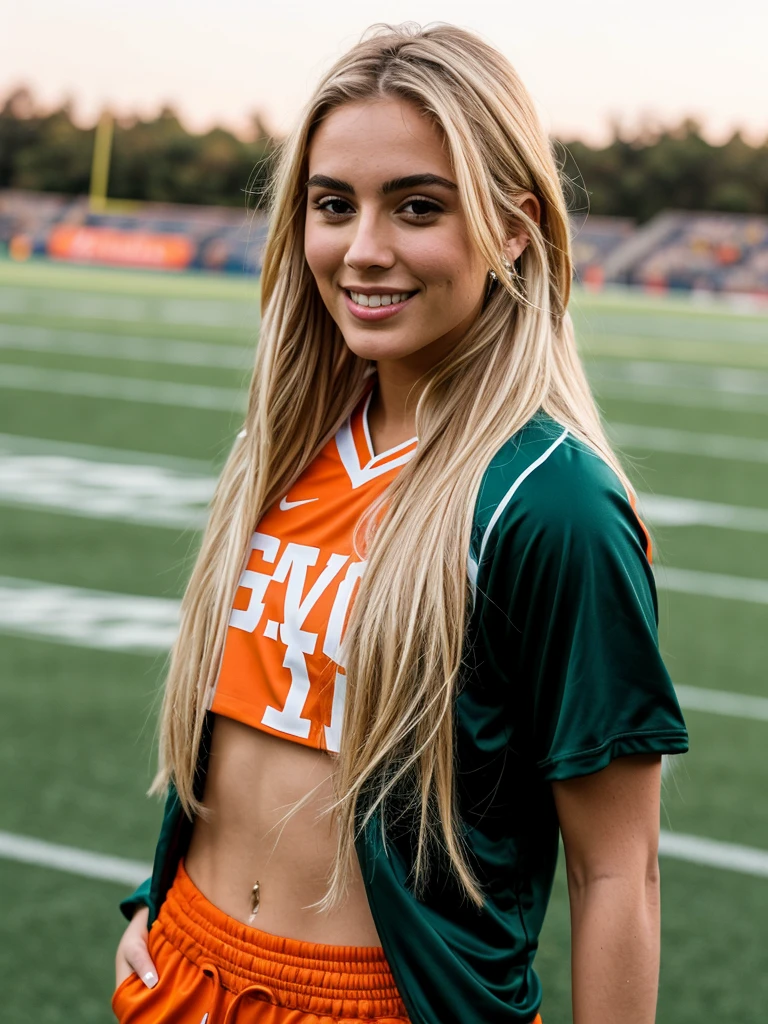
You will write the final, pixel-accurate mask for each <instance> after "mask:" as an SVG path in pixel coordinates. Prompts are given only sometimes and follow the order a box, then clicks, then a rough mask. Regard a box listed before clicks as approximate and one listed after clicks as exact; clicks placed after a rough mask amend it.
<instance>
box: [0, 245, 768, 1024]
mask: <svg viewBox="0 0 768 1024" xmlns="http://www.w3.org/2000/svg"><path fill="white" fill-rule="evenodd" d="M257 295H258V286H257V283H256V282H254V281H252V280H246V279H236V278H224V277H215V276H207V275H202V274H199V275H162V274H156V275H152V274H145V273H132V272H122V271H115V270H89V269H84V268H78V267H68V266H56V265H53V264H49V263H42V262H33V263H30V264H27V265H17V264H13V263H10V262H8V261H0V329H2V328H5V329H6V330H7V329H9V328H12V327H13V326H14V325H23V326H41V327H45V328H50V329H53V330H54V334H53V335H52V336H51V337H52V338H53V339H54V341H55V337H56V335H55V331H56V330H59V329H67V330H71V331H75V332H80V333H81V334H82V335H83V337H84V338H85V339H86V342H87V343H89V344H90V343H92V342H93V339H94V338H100V339H101V341H103V343H104V352H103V354H99V355H87V356H85V355H68V354H66V353H64V352H61V351H59V352H51V353H47V352H39V351H28V350H25V349H24V348H23V345H22V344H21V341H20V343H19V347H17V348H15V349H11V348H3V349H0V378H1V377H2V372H3V366H4V365H8V366H13V367H18V366H20V365H23V366H28V367H38V368H43V369H47V370H53V371H76V372H79V373H95V374H99V375H105V376H107V377H110V378H116V379H122V378H129V377H130V378H138V379H140V380H147V381H158V382H162V381H171V382H180V383H186V384H194V385H196V386H203V387H211V386H214V387H225V388H231V389H233V394H235V393H236V389H238V388H240V389H241V393H242V389H243V388H244V386H245V382H246V377H247V374H246V373H244V371H241V370H232V369H226V368H224V367H215V366H214V367H213V368H211V367H204V366H203V367H201V366H195V365H178V364H172V363H161V362H153V361H150V360H146V359H145V360H143V361H142V360H141V359H139V360H136V361H127V360H123V359H117V358H114V354H112V355H110V351H109V346H110V339H111V338H112V339H115V340H116V342H119V341H120V339H124V338H126V337H142V338H147V339H154V342H155V343H157V344H158V345H162V344H163V343H164V341H166V342H167V341H173V340H186V341H202V342H205V343H206V345H216V344H226V345H240V346H243V347H244V348H243V351H244V352H247V350H248V346H249V345H251V344H252V342H253V341H254V338H255V332H256V325H257V323H258V314H257V309H256V298H257ZM572 310H573V313H574V321H575V324H576V327H577V331H578V336H579V338H580V345H581V348H582V352H583V353H584V354H585V356H586V357H587V365H588V369H589V371H590V372H593V373H594V370H595V365H594V364H593V363H592V361H591V360H592V357H595V356H599V357H600V359H601V360H605V359H606V358H610V359H612V360H623V359H629V360H639V359H653V360H669V361H670V362H673V363H675V364H676V365H678V366H679V365H680V364H691V365H698V364H701V365H707V366H710V367H713V366H716V367H719V366H722V367H729V366H730V367H737V368H738V367H741V368H744V367H751V368H754V369H756V370H765V369H766V368H768V318H766V317H765V316H759V315H755V314H752V313H749V314H746V315H745V314H743V313H736V312H732V311H730V310H729V309H728V307H727V306H726V305H724V304H722V303H714V304H710V305H709V306H706V307H705V306H701V307H698V306H696V305H692V304H691V303H690V302H686V301H684V300H683V299H681V298H680V297H675V296H671V297H647V298H645V297H643V296H627V295H625V294H623V293H621V292H619V291H609V292H606V293H604V294H602V295H595V294H591V293H587V292H577V293H576V294H575V296H574V300H573V303H572ZM22 340H23V339H22ZM595 379H596V388H597V394H598V398H599V402H600V407H601V409H602V410H603V413H604V415H605V417H606V420H607V422H608V425H609V428H610V424H611V423H616V424H622V423H623V424H634V425H636V426H652V427H665V428H668V429H669V430H675V431H689V432H693V433H698V434H722V435H728V436H731V437H736V438H750V439H756V440H760V441H763V442H765V441H768V396H766V398H765V401H764V403H763V405H761V404H760V403H761V399H760V397H759V396H752V400H751V404H750V410H751V411H747V410H746V409H741V408H734V409H733V410H724V409H718V408H716V407H714V406H712V407H706V406H703V407H701V408H695V407H690V406H685V405H684V404H682V403H681V402H679V401H677V400H676V393H675V390H674V389H669V393H668V395H664V396H663V397H662V398H661V399H658V398H657V400H656V401H654V402H647V401H641V400H640V395H635V396H631V397H628V398H623V399H618V398H615V397H611V396H610V394H608V393H607V390H606V388H605V386H604V385H602V384H601V383H600V381H599V377H598V376H596V378H595ZM638 390H641V389H638ZM763 406H764V407H763ZM241 422H242V413H241V412H238V410H237V403H236V402H233V407H232V409H231V410H219V411H214V410H205V409H198V408H191V407H184V406H183V405H161V404H152V403H148V402H143V403H139V402H135V401H124V400H118V399H114V398H105V397H78V396H76V395H66V394H57V393H55V392H54V391H52V390H48V391H45V390H39V391H22V390H15V389H12V388H0V433H7V434H14V435H17V436H18V437H19V438H38V439H42V440H43V441H45V439H48V440H50V441H64V442H70V443H77V444H85V445H98V446H103V447H105V448H107V449H109V448H112V449H121V450H125V451H134V452H144V453H147V455H148V456H150V457H151V456H152V455H153V454H154V455H156V456H161V455H168V456H180V457H184V458H188V459H193V460H198V461H200V462H201V463H203V464H205V463H208V464H210V465H211V466H212V467H213V466H215V465H220V464H221V461H222V460H223V458H224V457H225V455H226V452H227V451H228V449H229V446H230V445H231V444H232V442H233V439H234V436H235V433H236V432H237V430H239V429H240V425H241ZM21 443H22V442H21V441H20V442H19V444H21ZM623 453H624V455H625V462H626V465H627V467H628V470H629V473H630V476H631V477H632V480H633V481H634V483H635V484H636V486H637V487H638V489H640V490H642V491H646V492H651V493H656V494H660V495H669V496H678V497H686V498H695V499H698V500H701V501H709V502H718V503H721V504H729V505H736V506H746V507H754V508H763V509H765V508H768V465H767V464H765V463H759V462H747V461H735V460H727V459H715V458H710V457H705V456H700V455H696V456H694V455H685V454H679V453H674V452H660V451H655V450H653V449H650V448H648V449H641V448H634V447H633V448H629V447H626V448H624V449H623ZM0 536H2V538H3V543H2V545H1V546H0V575H6V576H16V577H21V578H25V579H31V580H38V581H42V582H50V583H61V584H68V585H72V586H80V587H92V588H97V589H104V590H111V591H114V592H117V593H132V594H139V595H151V596H163V597H178V596H179V595H180V593H181V592H182V589H183V585H184V580H185V578H186V574H187V573H188V571H189V566H190V560H191V556H192V553H193V552H194V549H195V544H196V543H197V536H196V535H195V534H194V533H193V532H191V531H182V530H179V529H171V528H161V527H149V526H140V525H131V524H128V523H123V522H119V521H111V520H101V519H95V518H85V517H79V516H75V515H71V514H63V513H62V514H59V513H53V512H49V511H45V510H41V509H35V508H24V509H22V508H18V507H15V508H14V507H10V506H2V505H0ZM654 540H655V546H656V552H657V554H656V559H657V564H658V565H659V566H660V570H661V574H662V577H663V567H664V566H670V567H678V568H686V569H694V570H703V571H707V572H712V573H722V574H727V575H735V576H744V577H753V578H758V579H763V580H768V534H765V533H757V532H753V533H746V532H738V531H735V530H726V529H713V528H709V527H707V528H704V527H669V526H660V527H658V528H657V529H655V530H654ZM659 606H660V636H661V642H662V648H663V651H664V654H665V658H666V661H667V664H668V666H669V668H670V672H671V674H672V676H673V678H674V679H675V681H676V682H678V683H681V684H686V685H688V686H697V687H702V688H709V689H715V690H730V691H733V692H735V693H746V694H753V695H756V696H766V697H768V681H767V680H766V673H765V657H764V650H765V640H764V636H765V632H766V627H767V626H768V606H766V605H759V604H755V603H748V602H743V601H726V600H718V599H715V598H712V597H701V596H696V595H686V594H679V593H671V592H666V591H663V590H662V591H660V594H659ZM0 664H2V666H3V670H4V671H3V672H2V673H1V674H0V697H1V698H2V702H3V704H2V706H3V709H4V714H3V715H2V716H0V770H1V771H2V773H3V777H4V778H5V779H6V780H13V781H12V784H9V785H6V786H5V787H4V789H3V797H2V799H1V800H0V829H2V830H6V831H8V832H13V833H19V834H22V835H28V836H33V837H38V838H41V839H47V840H48V841H51V842H59V843H65V844H69V845H72V846H76V847H79V848H82V849H87V850H92V851H97V852H103V853H108V854H116V855H121V856H125V857H129V858H134V859H139V860H144V861H146V860H149V859H150V857H151V854H152V850H153V845H154V839H155V835H156V830H157V826H158V820H159V813H160V811H159V808H158V805H157V804H156V803H154V802H152V801H149V800H147V799H145V797H144V792H145V790H146V787H147V785H148V782H149V779H150V777H151V768H152V763H153V751H154V742H153V741H154V729H155V712H156V708H157V702H158V699H159V693H160V687H161V682H162V674H163V664H164V659H163V656H162V655H158V656H157V657H148V656H139V655H130V654H120V653H113V652H108V651H97V650H86V649H81V648H77V647H72V646H67V645H63V644H56V643H52V642H49V641H43V640H39V639H36V638H31V637H21V636H0ZM686 717H687V720H688V725H689V729H690V733H691V752H690V753H689V754H688V755H686V756H685V757H684V758H681V759H679V760H677V762H676V764H675V767H674V770H673V772H672V773H671V775H670V776H669V777H668V778H667V780H666V783H665V794H664V804H663V825H664V827H665V828H668V829H672V830H674V831H677V832H679V833H683V834H692V835H697V836H701V837H708V838H711V839H717V840H722V841H726V842H736V843H742V844H746V845H750V846H754V847H758V848H760V849H763V850H766V851H768V805H766V802H765V800H764V798H763V790H764V782H763V778H764V760H765V758H764V753H763V751H764V749H765V747H766V744H767V743H768V723H766V722H760V721H755V722H749V721H744V720H742V719H738V718H725V717H720V716H717V715H713V714H706V713H703V712H699V711H690V712H688V713H687V715H686ZM0 877H1V878H2V882H3V892H4V914H3V919H2V922H1V923H0V977H2V978H3V997H4V1003H3V1008H4V1019H8V1020H10V1021H13V1022H14V1024H17V1022H18V1024H32V1022H35V1024H58V1022H61V1024H71V1022H74V1021H77V1022H78V1024H91V1022H93V1024H96V1022H106V1021H108V1020H110V1019H111V1017H110V1011H109V994H110V989H111V976H112V970H113V957H114V947H115V944H116V942H117V939H118V937H119V934H120V932H121V929H122V921H121V919H120V918H119V916H118V913H117V909H116V904H117V901H118V899H119V898H120V896H121V895H123V892H124V889H122V888H121V887H120V886H118V885H114V884H111V883H105V882H99V881H94V880H88V879H84V878H79V877H76V876H75V875H68V874H64V873H60V872H57V871H54V870H50V869H44V868H40V867H31V866H23V865H20V864H16V863H13V862H11V861H7V860H0ZM662 877H663V891H664V904H663V935H664V947H663V968H662V981H661V992H660V1003H659V1016H658V1020H659V1022H660V1024H667V1022H669V1024H700V1022H702V1021H704V1020H718V1021H739V1022H741V1024H758V1022H761V1021H762V1020H764V1018H765V1009H764V1008H765V1005H766V1002H767V1001H768V980H767V979H768V972H766V971H765V963H764V957H765V947H764V929H765V925H764V922H765V920H766V917H767V916H768V879H758V878H752V877H749V876H747V875H743V874H738V873H735V872H729V871H725V870H722V869H715V868H703V867H698V866H694V865H693V864H688V863H683V862H676V861H672V860H667V859H665V860H664V861H663V863H662ZM568 956H569V939H568V903H567V891H566V886H565V881H564V877H563V873H562V867H561V870H560V872H559V874H558V878H557V881H556V885H555V890H554V894H553V899H552V904H551V908H550V912H549V916H548V920H547V923H546V926H545V930H544V934H543V936H542V942H541V949H540V952H539V957H538V966H539V969H540V972H541V975H542V978H543V982H544V988H545V1002H544V1007H543V1010H544V1016H545V1022H546V1024H567V1022H568V1021H569V1020H570V1009H569V998H570V995H569V984H570V978H569V966H568ZM6 979H7V980H6ZM195 1024H197V1022H195Z"/></svg>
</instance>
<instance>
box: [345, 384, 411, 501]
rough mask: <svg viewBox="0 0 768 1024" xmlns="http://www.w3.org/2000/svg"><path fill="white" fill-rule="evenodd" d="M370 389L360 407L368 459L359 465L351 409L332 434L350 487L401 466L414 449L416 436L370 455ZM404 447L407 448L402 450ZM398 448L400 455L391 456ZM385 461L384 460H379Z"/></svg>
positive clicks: (360, 484) (356, 486)
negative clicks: (361, 408)
mask: <svg viewBox="0 0 768 1024" xmlns="http://www.w3.org/2000/svg"><path fill="white" fill-rule="evenodd" d="M372 395H373V391H372V390H371V391H370V392H369V394H368V395H367V397H366V399H365V405H364V406H363V413H362V419H363V433H364V435H365V443H366V446H367V448H368V456H369V457H368V460H367V462H366V463H365V465H361V464H360V454H359V452H358V450H357V446H356V445H355V437H354V434H353V433H352V417H353V416H354V414H355V411H354V410H353V411H352V412H351V413H350V414H349V416H348V417H347V419H346V420H345V421H344V422H343V423H342V425H341V426H340V427H339V429H338V431H337V433H336V448H337V450H338V452H339V457H340V458H341V461H342V464H343V466H344V468H345V469H346V471H347V475H348V476H349V479H350V483H351V484H352V487H353V489H356V488H358V487H361V486H362V485H363V484H366V483H368V481H369V480H375V479H376V477H377V476H381V474H382V473H388V472H389V470H390V469H395V468H396V467H398V466H402V465H404V464H405V463H406V462H408V461H409V459H412V458H413V456H414V454H415V452H416V443H417V442H418V437H412V438H410V440H408V441H403V443H402V444H398V445H395V446H394V447H393V448H388V449H387V450H386V451H384V452H379V454H378V455H374V454H373V443H372V442H371V433H370V430H369V428H368V406H369V405H370V403H371V397H372ZM404 449H407V450H404ZM400 451H402V455H399V456H397V457H396V458H391V456H393V455H396V454H397V452H400ZM382 460H385V461H382Z"/></svg>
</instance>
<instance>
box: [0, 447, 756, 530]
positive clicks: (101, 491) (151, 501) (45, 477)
mask: <svg viewBox="0 0 768 1024" xmlns="http://www.w3.org/2000/svg"><path fill="white" fill-rule="evenodd" d="M51 449H52V450H51ZM129 454H133V455H134V456H135V457H136V461H135V462H133V463H131V462H130V461H129V459H128V455H129ZM98 456H100V458H99V457H98ZM113 459H114V460H115V461H113ZM158 460H159V463H160V464H157V463H158ZM206 471H207V472H206ZM215 485H216V478H215V477H214V476H213V475H211V474H210V467H209V466H208V465H207V464H206V463H203V462H199V463H197V462H193V461H192V460H181V459H179V460H174V459H172V458H170V457H169V458H167V459H165V460H164V459H163V458H162V457H161V456H158V457H155V456H152V455H150V454H148V453H126V452H121V451H119V450H117V449H101V448H95V447H94V448H93V449H91V448H89V446H87V445H67V444H63V443H57V442H51V441H44V440H38V439H34V438H28V439H25V438H13V437H12V436H9V435H2V434H0V504H4V505H12V506H16V507H24V508H31V509H36V508H41V509H46V510H48V511H55V512H64V513H68V514H73V515H81V516H87V517H88V518H92V519H93V518H96V519H112V520H118V521H122V522H131V523H143V524H149V525H157V526H169V527H174V528H179V529H188V528H190V529H200V528H201V527H202V526H203V525H204V523H205V515H206V508H207V505H208V502H209V500H210V498H211V497H212V495H213V491H214V487H215ZM638 498H639V502H640V511H641V514H642V515H643V518H646V519H647V520H648V521H649V522H651V523H653V524H654V525H655V526H709V527H714V528H719V529H729V530H741V531H746V532H753V533H766V532H768V509H761V508H748V507H745V506H738V505H725V504H721V503H718V502H709V501H700V500H697V499H692V498H680V497H676V496H672V495H663V494H639V495H638Z"/></svg>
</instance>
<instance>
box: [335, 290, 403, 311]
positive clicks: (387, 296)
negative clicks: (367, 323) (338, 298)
mask: <svg viewBox="0 0 768 1024" xmlns="http://www.w3.org/2000/svg"><path fill="white" fill-rule="evenodd" d="M345 291H346V292H347V294H348V295H349V296H350V298H351V299H352V301H353V302H355V303H357V305H358V306H367V307H368V308H369V309H378V308H379V306H396V305H397V304H398V303H400V302H405V300H406V299H410V297H411V296H412V295H415V294H416V293H415V291H412V292H391V293H389V292H387V293H384V292H382V293H380V294H375V295H366V294H364V293H363V292H356V291H352V290H351V289H349V288H346V289H345Z"/></svg>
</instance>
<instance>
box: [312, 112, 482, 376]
mask: <svg viewBox="0 0 768 1024" xmlns="http://www.w3.org/2000/svg"><path fill="white" fill-rule="evenodd" d="M304 252H305V255H306V259H307V263H308V264H309V267H310V270H311V271H312V274H313V275H314V277H315V280H316V282H317V287H318V289H319V291H320V294H321V296H322V298H323V301H324V303H325V305H326V307H327V309H328V312H329V313H330V314H331V316H332V317H333V319H334V320H335V321H336V323H337V324H338V326H339V329H340V330H341V333H342V335H343V337H344V340H345V341H346V343H347V345H348V346H349V347H350V348H351V349H352V351H353V352H354V353H355V354H356V355H358V356H361V357H362V358H365V359H373V360H376V361H377V362H378V361H380V360H396V361H404V365H407V366H410V367H411V368H412V369H413V370H414V371H415V372H417V373H420V372H424V371H425V370H427V369H429V367H430V366H432V365H434V364H435V363H436V362H438V361H439V359H441V358H442V357H443V356H444V355H445V354H446V353H447V352H448V351H450V349H451V348H452V347H453V346H454V345H455V344H456V342H457V341H459V339H460V338H461V337H462V336H463V334H464V332H465V331H466V329H467V327H468V326H469V325H470V324H471V323H472V321H473V320H474V319H475V317H476V316H477V315H478V313H479V312H480V309H481V307H482V304H483V300H484V297H485V290H486V286H487V282H488V267H487V265H486V264H485V263H484V262H483V260H482V258H481V256H480V254H479V251H478V250H477V249H476V248H475V246H474V245H473V243H472V242H471V240H470V237H469V232H468V230H467V224H466V220H465V217H464V213H463V211H462V208H461V204H460V202H459V195H458V191H457V188H456V182H455V179H454V175H453V171H452V168H451V164H450V161H449V159H448V156H447V154H446V152H445V148H444V146H443V142H442V138H441V135H440V133H439V132H438V130H437V129H436V128H435V127H434V125H433V124H432V123H431V122H430V121H429V120H428V119H427V118H426V117H425V116H423V115H422V114H421V112H420V111H419V109H418V108H417V107H416V106H415V105H413V104H411V103H408V102H403V101H399V100H391V99H382V100H371V101H365V102H356V103H348V104H345V105H344V106H341V107H338V108H336V109H335V110H334V111H333V112H332V113H331V114H329V116H328V117H327V118H326V119H325V120H324V121H323V122H322V123H321V124H320V126H319V127H318V129H317V131H316V133H315V135H314V137H313V139H312V143H311V145H310V148H309V182H308V186H307V215H306V230H305V240H304Z"/></svg>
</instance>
